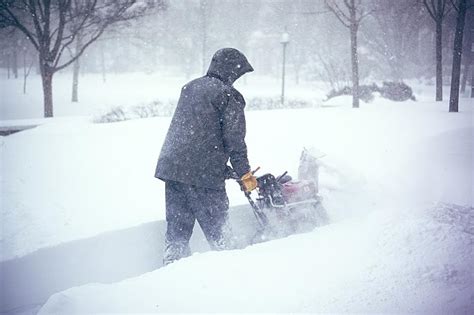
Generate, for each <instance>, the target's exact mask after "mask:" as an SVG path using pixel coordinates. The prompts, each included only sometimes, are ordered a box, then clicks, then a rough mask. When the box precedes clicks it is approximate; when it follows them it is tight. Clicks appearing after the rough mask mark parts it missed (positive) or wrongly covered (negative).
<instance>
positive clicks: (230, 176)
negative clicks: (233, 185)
mask: <svg viewBox="0 0 474 315" xmlns="http://www.w3.org/2000/svg"><path fill="white" fill-rule="evenodd" d="M259 169H260V166H259V167H257V168H256V169H254V170H253V171H251V173H252V175H254V174H255V173H256V172H258V170H259ZM225 178H226V179H235V180H236V181H240V177H239V175H237V172H236V171H235V170H234V169H233V168H232V167H230V166H229V165H227V169H226V176H225Z"/></svg>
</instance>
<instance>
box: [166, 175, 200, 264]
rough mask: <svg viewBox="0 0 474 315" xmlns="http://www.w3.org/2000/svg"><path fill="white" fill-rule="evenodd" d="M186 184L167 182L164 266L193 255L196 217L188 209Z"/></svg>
mask: <svg viewBox="0 0 474 315" xmlns="http://www.w3.org/2000/svg"><path fill="white" fill-rule="evenodd" d="M186 186H187V185H185V184H181V183H177V182H173V181H167V182H166V184H165V194H166V222H167V229H166V237H165V252H164V257H163V265H168V264H170V263H172V262H173V261H175V260H178V259H180V258H184V257H187V256H189V255H190V254H191V250H190V248H189V239H190V238H191V234H192V233H193V227H194V221H195V217H194V214H193V212H192V211H191V209H189V207H188V203H187V200H186V194H185V191H184V190H185V189H186Z"/></svg>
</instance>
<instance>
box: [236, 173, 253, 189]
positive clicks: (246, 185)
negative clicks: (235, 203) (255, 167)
mask: <svg viewBox="0 0 474 315" xmlns="http://www.w3.org/2000/svg"><path fill="white" fill-rule="evenodd" d="M240 182H241V185H242V190H243V191H245V192H251V191H252V190H254V189H255V188H257V177H255V176H253V173H252V172H248V173H247V174H245V175H244V176H242V178H241V179H240Z"/></svg>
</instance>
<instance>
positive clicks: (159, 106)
mask: <svg viewBox="0 0 474 315" xmlns="http://www.w3.org/2000/svg"><path fill="white" fill-rule="evenodd" d="M175 107H176V105H175V104H173V103H171V102H169V103H167V104H163V103H162V102H160V101H153V102H151V103H148V104H144V105H138V106H134V107H132V108H131V110H132V112H133V113H134V114H135V115H136V116H137V118H147V117H158V116H161V117H163V116H171V115H173V111H174V108H175Z"/></svg>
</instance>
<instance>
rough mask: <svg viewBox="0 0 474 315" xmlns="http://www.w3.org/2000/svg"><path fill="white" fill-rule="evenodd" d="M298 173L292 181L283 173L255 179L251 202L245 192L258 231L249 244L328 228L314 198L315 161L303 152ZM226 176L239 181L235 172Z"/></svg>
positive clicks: (320, 199) (322, 209) (248, 194)
mask: <svg viewBox="0 0 474 315" xmlns="http://www.w3.org/2000/svg"><path fill="white" fill-rule="evenodd" d="M258 170H259V168H257V169H256V170H254V171H253V172H252V173H256V172H257V171H258ZM298 173H299V179H298V180H293V179H292V177H291V176H290V175H288V173H287V172H284V173H283V174H282V175H280V176H278V177H275V176H274V175H272V174H270V173H267V174H264V175H262V176H259V177H257V188H256V192H257V197H256V198H255V200H254V199H253V198H252V194H251V193H250V192H245V196H246V198H247V200H248V201H249V203H250V206H251V207H252V210H253V213H254V215H255V219H256V220H257V222H258V227H259V228H258V231H257V233H256V234H255V236H254V237H253V239H252V243H258V242H263V241H266V240H270V239H275V238H280V237H285V236H288V235H291V234H295V233H301V232H307V231H310V230H312V229H314V228H315V227H317V226H321V225H325V224H328V222H329V219H328V215H327V213H326V210H325V209H324V207H323V205H322V198H321V197H320V196H319V194H318V163H317V158H315V157H313V156H312V155H310V153H309V151H307V150H306V149H305V150H303V153H302V155H301V159H300V168H299V172H298ZM230 174H231V175H230V178H232V179H235V180H237V182H238V181H239V178H238V176H237V174H236V173H235V172H233V171H232V172H231V173H230Z"/></svg>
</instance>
